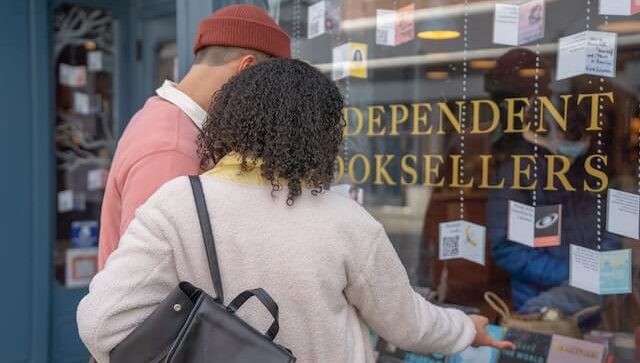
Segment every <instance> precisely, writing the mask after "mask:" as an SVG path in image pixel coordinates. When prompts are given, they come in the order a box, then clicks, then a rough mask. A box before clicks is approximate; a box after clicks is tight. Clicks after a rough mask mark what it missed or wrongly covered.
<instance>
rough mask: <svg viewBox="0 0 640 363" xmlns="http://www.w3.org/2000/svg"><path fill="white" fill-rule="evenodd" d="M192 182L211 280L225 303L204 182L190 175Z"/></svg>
mask: <svg viewBox="0 0 640 363" xmlns="http://www.w3.org/2000/svg"><path fill="white" fill-rule="evenodd" d="M189 181H190V182H191V190H192V191H193V198H194V199H195V202H196V209H197V211H198V220H199V221H200V230H201V231H202V239H203V240H204V248H205V250H206V251H207V260H208V261H209V272H210V273H211V281H212V282H213V287H214V289H215V290H216V291H215V292H216V301H217V302H219V303H220V304H223V305H224V293H223V291H222V278H221V277H220V267H219V266H218V255H217V254H216V244H215V240H214V238H213V230H212V229H211V220H210V219H209V211H208V210H207V202H206V200H205V198H204V192H203V191H202V182H201V181H200V177H199V176H194V175H192V176H189Z"/></svg>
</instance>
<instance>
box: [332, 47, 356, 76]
mask: <svg viewBox="0 0 640 363" xmlns="http://www.w3.org/2000/svg"><path fill="white" fill-rule="evenodd" d="M350 50H351V48H350V45H349V43H345V44H342V45H339V46H337V47H335V48H333V52H332V59H333V67H332V72H331V78H332V79H333V80H334V81H337V80H340V79H343V78H347V77H349V63H350V62H349V53H350Z"/></svg>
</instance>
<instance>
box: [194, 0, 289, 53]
mask: <svg viewBox="0 0 640 363" xmlns="http://www.w3.org/2000/svg"><path fill="white" fill-rule="evenodd" d="M212 45H217V46H226V47H237V48H245V49H252V50H257V51H260V52H263V53H266V54H269V55H271V56H274V57H278V58H291V42H290V40H289V36H288V35H287V33H286V32H285V31H284V30H282V28H280V26H278V24H276V23H275V22H274V21H273V19H271V17H270V16H269V14H267V13H266V12H265V11H264V10H262V9H261V8H259V7H257V6H255V5H251V4H241V5H230V6H226V7H224V8H222V9H220V10H218V11H216V12H215V13H213V14H212V15H210V16H209V17H207V18H205V19H204V20H202V21H201V22H200V26H199V27H198V33H197V34H196V38H195V42H194V45H193V52H194V53H196V52H197V51H198V50H200V49H202V48H204V47H207V46H212Z"/></svg>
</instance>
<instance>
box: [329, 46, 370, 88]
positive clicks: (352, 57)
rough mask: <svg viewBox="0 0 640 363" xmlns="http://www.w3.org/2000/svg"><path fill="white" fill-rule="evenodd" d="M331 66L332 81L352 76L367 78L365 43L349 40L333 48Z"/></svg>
mask: <svg viewBox="0 0 640 363" xmlns="http://www.w3.org/2000/svg"><path fill="white" fill-rule="evenodd" d="M332 59H333V67H332V72H331V76H332V79H333V80H334V81H337V80H339V79H343V78H347V77H354V78H367V44H365V43H355V42H349V43H344V44H342V45H339V46H337V47H335V48H333V52H332Z"/></svg>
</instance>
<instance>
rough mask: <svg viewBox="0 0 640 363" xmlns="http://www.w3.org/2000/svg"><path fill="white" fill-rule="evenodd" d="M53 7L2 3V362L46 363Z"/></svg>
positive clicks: (15, 1) (42, 3) (10, 1)
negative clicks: (50, 23) (50, 12)
mask: <svg viewBox="0 0 640 363" xmlns="http://www.w3.org/2000/svg"><path fill="white" fill-rule="evenodd" d="M47 19H48V18H47V3H46V2H45V1H36V0H30V1H25V0H4V1H2V2H0V21H1V22H2V24H3V29H5V31H3V32H0V69H2V70H3V77H2V80H3V82H5V84H6V85H7V87H3V88H2V89H1V90H0V109H2V110H3V111H2V116H1V117H0V165H3V171H2V177H1V178H0V236H1V237H0V238H1V239H2V252H0V282H1V285H0V286H2V291H3V292H2V299H0V311H1V312H2V324H0V362H5V363H12V362H46V361H47V352H48V343H49V287H50V276H51V268H50V266H51V265H50V261H51V219H50V217H51V213H50V210H51V206H52V204H51V192H50V189H49V186H50V182H51V166H52V164H51V162H50V159H49V158H50V157H51V139H50V136H51V127H50V123H49V120H50V117H49V116H50V112H49V80H48V74H49V72H48V64H49V63H48V50H47V48H48V39H47V22H48V20H47Z"/></svg>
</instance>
